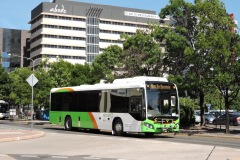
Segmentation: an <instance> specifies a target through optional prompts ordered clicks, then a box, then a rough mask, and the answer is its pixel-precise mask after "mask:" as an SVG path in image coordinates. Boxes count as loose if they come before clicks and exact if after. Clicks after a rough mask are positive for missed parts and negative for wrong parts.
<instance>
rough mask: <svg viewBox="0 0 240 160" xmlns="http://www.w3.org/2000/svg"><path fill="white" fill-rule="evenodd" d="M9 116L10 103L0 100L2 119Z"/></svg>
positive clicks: (0, 117) (0, 116) (0, 115)
mask: <svg viewBox="0 0 240 160" xmlns="http://www.w3.org/2000/svg"><path fill="white" fill-rule="evenodd" d="M6 118H9V105H8V103H7V102H5V101H4V100H0V119H6Z"/></svg>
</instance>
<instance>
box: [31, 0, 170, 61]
mask: <svg viewBox="0 0 240 160" xmlns="http://www.w3.org/2000/svg"><path fill="white" fill-rule="evenodd" d="M159 20H160V19H159V16H158V15H156V12H155V11H149V10H140V9H132V8H124V7H115V6H107V5H98V4H90V3H82V2H74V1H64V0H53V1H52V2H43V3H41V4H39V5H38V6H37V7H36V8H35V9H33V10H32V13H31V21H30V22H29V23H30V24H31V31H30V32H31V45H30V58H32V59H37V58H39V59H41V58H42V57H48V58H49V62H53V61H55V60H56V59H57V58H62V59H64V60H65V61H68V62H70V63H73V64H75V63H80V64H84V63H86V62H87V63H91V62H92V61H93V59H94V58H95V57H96V55H98V54H99V53H102V51H103V49H104V48H106V47H108V46H110V45H113V44H115V45H118V46H120V47H122V42H121V41H120V40H119V39H120V35H121V34H123V33H127V34H129V35H133V34H135V33H136V30H137V29H145V28H146V27H147V23H148V22H157V23H159ZM168 22H169V20H166V23H168ZM35 63H36V64H34V65H37V62H35Z"/></svg>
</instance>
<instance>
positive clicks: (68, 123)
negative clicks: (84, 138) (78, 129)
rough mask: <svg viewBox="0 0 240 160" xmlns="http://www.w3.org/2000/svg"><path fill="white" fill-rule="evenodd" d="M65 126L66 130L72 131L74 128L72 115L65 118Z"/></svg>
mask: <svg viewBox="0 0 240 160" xmlns="http://www.w3.org/2000/svg"><path fill="white" fill-rule="evenodd" d="M64 128H65V130H66V131H71V130H72V119H71V117H69V116H68V117H66V118H65V123H64Z"/></svg>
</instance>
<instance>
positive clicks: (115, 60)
mask: <svg viewBox="0 0 240 160" xmlns="http://www.w3.org/2000/svg"><path fill="white" fill-rule="evenodd" d="M122 52H123V50H122V48H121V47H119V46H117V45H111V46H109V47H107V48H105V49H104V51H103V53H102V54H100V55H98V56H97V57H96V58H95V60H94V61H93V62H92V74H93V75H95V77H96V78H97V79H98V80H99V79H105V80H107V81H110V82H111V81H113V80H114V79H115V77H114V76H115V75H116V74H117V72H118V71H117V70H118V68H119V66H120V64H121V59H122ZM96 78H95V79H96Z"/></svg>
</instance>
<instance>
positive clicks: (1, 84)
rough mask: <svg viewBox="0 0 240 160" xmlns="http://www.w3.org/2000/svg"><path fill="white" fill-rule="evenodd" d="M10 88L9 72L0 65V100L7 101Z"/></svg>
mask: <svg viewBox="0 0 240 160" xmlns="http://www.w3.org/2000/svg"><path fill="white" fill-rule="evenodd" d="M10 89H11V79H10V77H9V74H8V73H7V72H6V71H5V70H4V68H3V67H2V66H0V100H5V101H8V102H9V94H10V92H11V91H10Z"/></svg>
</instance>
